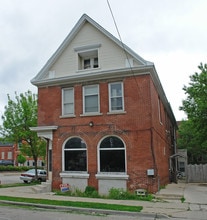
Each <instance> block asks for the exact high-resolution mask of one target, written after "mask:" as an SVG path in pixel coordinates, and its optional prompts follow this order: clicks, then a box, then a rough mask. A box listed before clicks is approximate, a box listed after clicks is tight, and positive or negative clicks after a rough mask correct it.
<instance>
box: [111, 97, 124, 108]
mask: <svg viewBox="0 0 207 220" xmlns="http://www.w3.org/2000/svg"><path fill="white" fill-rule="evenodd" d="M122 109H123V105H122V98H111V110H122Z"/></svg>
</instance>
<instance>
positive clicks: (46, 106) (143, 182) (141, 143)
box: [38, 75, 171, 192]
mask: <svg viewBox="0 0 207 220" xmlns="http://www.w3.org/2000/svg"><path fill="white" fill-rule="evenodd" d="M120 81H121V80H120ZM123 83H124V97H125V98H124V101H125V111H126V113H125V114H107V113H108V110H109V104H108V99H109V98H108V82H107V81H103V82H99V86H100V109H101V113H102V115H100V116H81V114H82V113H83V110H82V108H83V104H82V86H83V85H82V84H77V85H75V86H74V91H75V116H76V117H70V118H61V117H60V116H61V87H59V86H54V87H46V88H39V89H38V97H39V98H38V125H39V126H49V125H57V126H58V129H57V130H56V131H55V132H54V137H53V138H54V139H53V155H52V157H53V188H58V187H59V184H60V183H61V178H60V176H59V173H60V172H61V171H62V147H63V145H64V142H65V141H66V140H67V139H68V138H70V137H73V136H79V137H80V138H82V139H83V140H84V141H85V143H86V146H87V156H88V157H87V158H88V172H89V174H90V178H89V180H88V185H92V186H94V187H96V188H98V182H97V179H96V177H95V174H97V171H98V166H97V165H98V164H97V161H98V160H97V146H98V144H99V142H100V140H101V139H102V138H103V137H105V136H106V135H117V136H118V137H120V138H121V139H122V140H123V141H124V143H125V145H126V161H127V174H128V175H129V180H128V182H127V186H128V189H130V190H134V189H136V188H139V187H141V186H143V187H144V188H147V189H148V190H149V191H152V192H155V191H157V189H158V183H159V182H160V183H161V184H163V185H164V184H166V183H167V182H168V181H169V180H168V170H169V167H168V166H169V161H168V159H169V155H170V153H171V148H170V144H169V143H170V142H169V140H168V137H167V136H166V129H167V128H166V126H168V125H166V121H169V119H168V116H167V114H166V112H165V110H164V107H163V105H162V103H161V106H162V107H161V114H162V118H163V122H162V123H160V121H159V118H158V107H157V106H158V105H157V102H158V98H159V96H158V93H157V91H156V89H155V87H154V84H153V82H152V81H151V78H150V75H142V76H138V77H136V79H135V77H128V78H125V79H124V80H123ZM94 84H96V83H94ZM90 121H93V123H94V126H93V127H90V126H89V122H90ZM147 169H155V176H154V177H148V176H147Z"/></svg>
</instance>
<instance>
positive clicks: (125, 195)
mask: <svg viewBox="0 0 207 220" xmlns="http://www.w3.org/2000/svg"><path fill="white" fill-rule="evenodd" d="M108 197H109V198H110V199H136V198H137V196H136V195H134V194H132V193H130V192H128V191H125V190H124V189H117V188H111V189H110V190H109V195H108Z"/></svg>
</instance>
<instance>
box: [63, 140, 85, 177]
mask: <svg viewBox="0 0 207 220" xmlns="http://www.w3.org/2000/svg"><path fill="white" fill-rule="evenodd" d="M73 138H78V139H80V140H81V141H82V142H83V143H84V144H85V146H86V147H85V148H69V149H65V145H66V143H67V142H68V141H69V140H70V139H73ZM70 151H85V153H86V170H85V171H67V170H66V168H65V152H70ZM62 158H63V159H62V171H63V172H68V173H87V171H88V148H87V145H86V142H85V141H84V140H83V139H82V138H80V137H77V136H72V137H70V138H69V139H67V140H66V141H65V142H64V143H63V145H62Z"/></svg>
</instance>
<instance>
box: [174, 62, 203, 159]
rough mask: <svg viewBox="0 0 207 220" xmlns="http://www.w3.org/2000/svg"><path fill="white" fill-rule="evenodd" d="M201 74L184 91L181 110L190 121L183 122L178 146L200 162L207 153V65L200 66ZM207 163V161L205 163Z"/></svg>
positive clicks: (194, 76) (195, 75) (192, 78)
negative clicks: (185, 96) (185, 149)
mask: <svg viewBox="0 0 207 220" xmlns="http://www.w3.org/2000/svg"><path fill="white" fill-rule="evenodd" d="M198 68H199V70H200V71H201V72H200V73H197V72H196V73H195V74H194V75H191V76H190V80H191V82H190V83H189V86H184V87H183V90H184V91H185V94H186V95H187V98H186V100H183V102H182V104H183V105H182V106H181V107H180V110H183V111H184V112H185V113H186V114H187V116H188V121H185V122H182V123H181V127H180V128H179V132H178V134H179V137H178V144H179V147H184V148H187V149H188V150H189V153H191V154H192V155H193V156H194V158H197V159H194V162H198V158H199V157H200V158H203V155H205V154H206V153H207V135H206V134H207V64H205V65H203V64H202V63H201V64H200V66H198ZM205 162H207V161H205Z"/></svg>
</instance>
